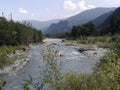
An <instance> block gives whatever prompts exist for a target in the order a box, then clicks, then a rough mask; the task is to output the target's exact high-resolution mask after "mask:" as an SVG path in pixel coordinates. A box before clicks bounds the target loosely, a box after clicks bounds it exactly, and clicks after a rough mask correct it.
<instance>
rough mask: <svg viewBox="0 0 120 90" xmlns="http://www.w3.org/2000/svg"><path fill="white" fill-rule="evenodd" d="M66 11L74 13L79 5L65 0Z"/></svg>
mask: <svg viewBox="0 0 120 90" xmlns="http://www.w3.org/2000/svg"><path fill="white" fill-rule="evenodd" d="M64 9H65V10H69V11H74V10H76V9H77V5H76V4H75V3H73V1H72V0H65V1H64Z"/></svg>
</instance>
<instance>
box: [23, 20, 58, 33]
mask: <svg viewBox="0 0 120 90" xmlns="http://www.w3.org/2000/svg"><path fill="white" fill-rule="evenodd" d="M24 21H26V22H28V23H30V24H32V27H34V28H36V29H38V30H41V31H42V32H43V33H44V32H45V31H46V30H47V28H48V27H49V26H50V25H51V24H52V23H58V22H59V21H60V19H56V20H49V21H37V20H24Z"/></svg>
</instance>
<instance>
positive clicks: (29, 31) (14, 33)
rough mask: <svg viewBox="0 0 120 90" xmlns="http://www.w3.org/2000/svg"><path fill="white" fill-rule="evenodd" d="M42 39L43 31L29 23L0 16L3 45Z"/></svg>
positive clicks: (0, 38) (0, 34)
mask: <svg viewBox="0 0 120 90" xmlns="http://www.w3.org/2000/svg"><path fill="white" fill-rule="evenodd" d="M36 41H42V33H41V31H37V30H36V29H34V28H32V27H31V26H30V25H29V24H27V23H24V24H21V23H19V22H14V21H13V20H12V19H11V20H9V21H8V20H7V19H6V18H5V17H0V46H2V45H13V46H15V45H20V44H25V45H28V44H29V43H32V42H36Z"/></svg>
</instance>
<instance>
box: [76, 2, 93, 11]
mask: <svg viewBox="0 0 120 90" xmlns="http://www.w3.org/2000/svg"><path fill="white" fill-rule="evenodd" d="M78 7H79V8H80V9H81V10H87V9H92V8H95V6H94V5H86V3H85V0H81V1H79V2H78Z"/></svg>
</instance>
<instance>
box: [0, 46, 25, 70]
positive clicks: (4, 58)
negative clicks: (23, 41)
mask: <svg viewBox="0 0 120 90" xmlns="http://www.w3.org/2000/svg"><path fill="white" fill-rule="evenodd" d="M16 50H25V46H23V45H20V46H2V47H0V68H3V67H4V66H7V65H10V64H12V63H13V62H14V59H13V58H14V57H9V55H10V54H15V51H16Z"/></svg>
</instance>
